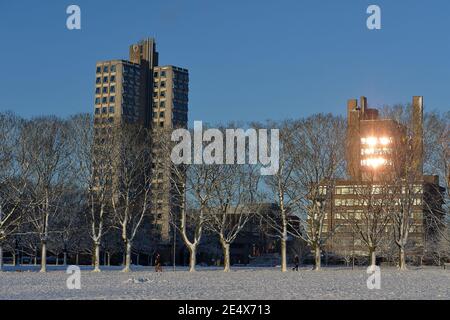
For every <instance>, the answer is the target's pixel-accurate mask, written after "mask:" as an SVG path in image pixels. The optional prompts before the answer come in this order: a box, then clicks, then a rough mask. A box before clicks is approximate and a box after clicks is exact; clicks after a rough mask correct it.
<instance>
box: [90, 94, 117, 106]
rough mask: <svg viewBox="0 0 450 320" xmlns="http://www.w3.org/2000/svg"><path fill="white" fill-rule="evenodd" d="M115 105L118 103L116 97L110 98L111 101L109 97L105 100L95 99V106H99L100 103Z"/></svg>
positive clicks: (104, 98)
mask: <svg viewBox="0 0 450 320" xmlns="http://www.w3.org/2000/svg"><path fill="white" fill-rule="evenodd" d="M108 102H109V103H115V102H116V97H115V96H110V97H109V99H108V97H103V98H95V104H96V105H99V104H100V103H102V104H105V103H108Z"/></svg>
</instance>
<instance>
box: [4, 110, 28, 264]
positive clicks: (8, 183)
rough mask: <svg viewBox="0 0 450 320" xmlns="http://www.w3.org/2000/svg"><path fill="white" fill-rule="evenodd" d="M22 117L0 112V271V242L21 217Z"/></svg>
mask: <svg viewBox="0 0 450 320" xmlns="http://www.w3.org/2000/svg"><path fill="white" fill-rule="evenodd" d="M21 125H22V121H21V119H19V118H18V117H17V116H15V115H14V114H12V113H1V114H0V271H2V269H3V245H4V243H5V242H6V241H7V240H8V238H9V237H10V236H11V235H13V234H14V233H15V232H16V231H17V229H18V227H19V226H20V224H21V223H22V221H23V210H22V209H23V207H22V200H23V193H24V191H25V190H26V187H27V181H26V179H24V176H25V175H26V171H27V169H28V167H27V166H25V165H23V166H22V165H20V164H21V163H20V161H21V157H20V156H19V148H18V145H19V141H20V139H19V137H20V131H21Z"/></svg>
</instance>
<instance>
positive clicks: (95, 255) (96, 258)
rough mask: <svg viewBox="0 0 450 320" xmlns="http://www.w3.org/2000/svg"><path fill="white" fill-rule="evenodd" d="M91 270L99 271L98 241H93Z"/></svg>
mask: <svg viewBox="0 0 450 320" xmlns="http://www.w3.org/2000/svg"><path fill="white" fill-rule="evenodd" d="M93 272H100V243H98V242H96V243H94V270H93Z"/></svg>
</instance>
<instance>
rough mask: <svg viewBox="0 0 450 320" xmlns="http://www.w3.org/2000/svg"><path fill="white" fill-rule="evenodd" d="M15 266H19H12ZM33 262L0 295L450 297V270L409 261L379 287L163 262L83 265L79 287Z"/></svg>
mask: <svg viewBox="0 0 450 320" xmlns="http://www.w3.org/2000/svg"><path fill="white" fill-rule="evenodd" d="M15 270H19V271H15ZM37 270H38V268H35V267H21V268H19V269H13V268H12V267H8V266H7V267H6V272H2V273H0V299H2V300H3V299H207V300H209V299H250V300H254V299H450V270H443V269H440V268H435V267H427V268H416V267H410V270H408V271H399V270H397V269H395V268H382V269H381V289H380V290H369V289H368V288H367V285H366V281H367V278H368V276H369V275H368V274H366V269H365V268H358V269H355V270H350V269H347V268H338V267H336V268H324V269H323V270H322V271H319V272H316V271H312V270H310V269H309V268H301V269H300V272H294V271H289V272H286V273H281V272H280V271H279V269H278V268H244V267H239V268H234V269H233V271H231V272H229V273H224V272H222V271H221V269H220V268H219V269H218V268H201V267H199V268H198V272H195V273H189V272H187V271H186V268H182V267H178V268H177V270H178V271H176V272H173V271H172V268H171V267H166V268H165V269H164V272H162V273H155V272H154V271H153V269H152V268H150V267H134V268H133V270H134V271H133V272H130V273H123V272H120V267H110V268H107V269H106V270H104V271H103V272H100V273H93V272H90V270H91V268H90V267H82V271H81V289H80V290H69V289H67V287H66V280H67V278H68V277H69V275H68V274H66V273H65V269H64V267H53V266H50V267H49V272H48V273H45V274H43V273H39V272H36V271H37Z"/></svg>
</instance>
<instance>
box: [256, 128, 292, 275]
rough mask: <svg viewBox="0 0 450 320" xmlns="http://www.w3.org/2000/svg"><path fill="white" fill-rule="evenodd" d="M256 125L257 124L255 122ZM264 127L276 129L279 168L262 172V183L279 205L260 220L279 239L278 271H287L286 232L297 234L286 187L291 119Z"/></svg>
mask: <svg viewBox="0 0 450 320" xmlns="http://www.w3.org/2000/svg"><path fill="white" fill-rule="evenodd" d="M256 126H257V127H259V126H261V125H259V124H257V125H256ZM268 127H270V128H277V129H279V139H280V142H279V148H280V150H279V169H278V171H277V173H275V174H274V175H272V176H266V178H265V183H266V185H267V186H268V188H269V190H270V192H271V194H272V197H273V199H274V201H275V203H276V204H277V206H278V207H279V210H278V212H276V213H275V214H274V213H268V212H263V214H262V215H261V218H262V220H263V221H264V223H266V224H267V225H268V226H269V230H270V231H269V232H271V233H272V234H273V235H274V236H275V237H277V238H279V239H280V243H281V271H282V272H286V271H287V240H288V233H289V232H290V233H291V234H294V235H295V236H298V237H300V236H301V230H299V229H298V228H297V227H296V225H297V222H298V219H296V217H295V216H294V215H292V210H290V208H291V207H293V206H294V203H295V199H292V197H291V195H292V193H290V192H289V190H291V189H293V188H294V186H295V181H294V179H293V177H294V171H293V170H294V162H293V158H292V157H291V154H292V148H293V147H294V146H293V144H291V142H292V140H293V134H294V127H295V123H294V122H292V121H284V122H282V123H274V122H269V123H268Z"/></svg>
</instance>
